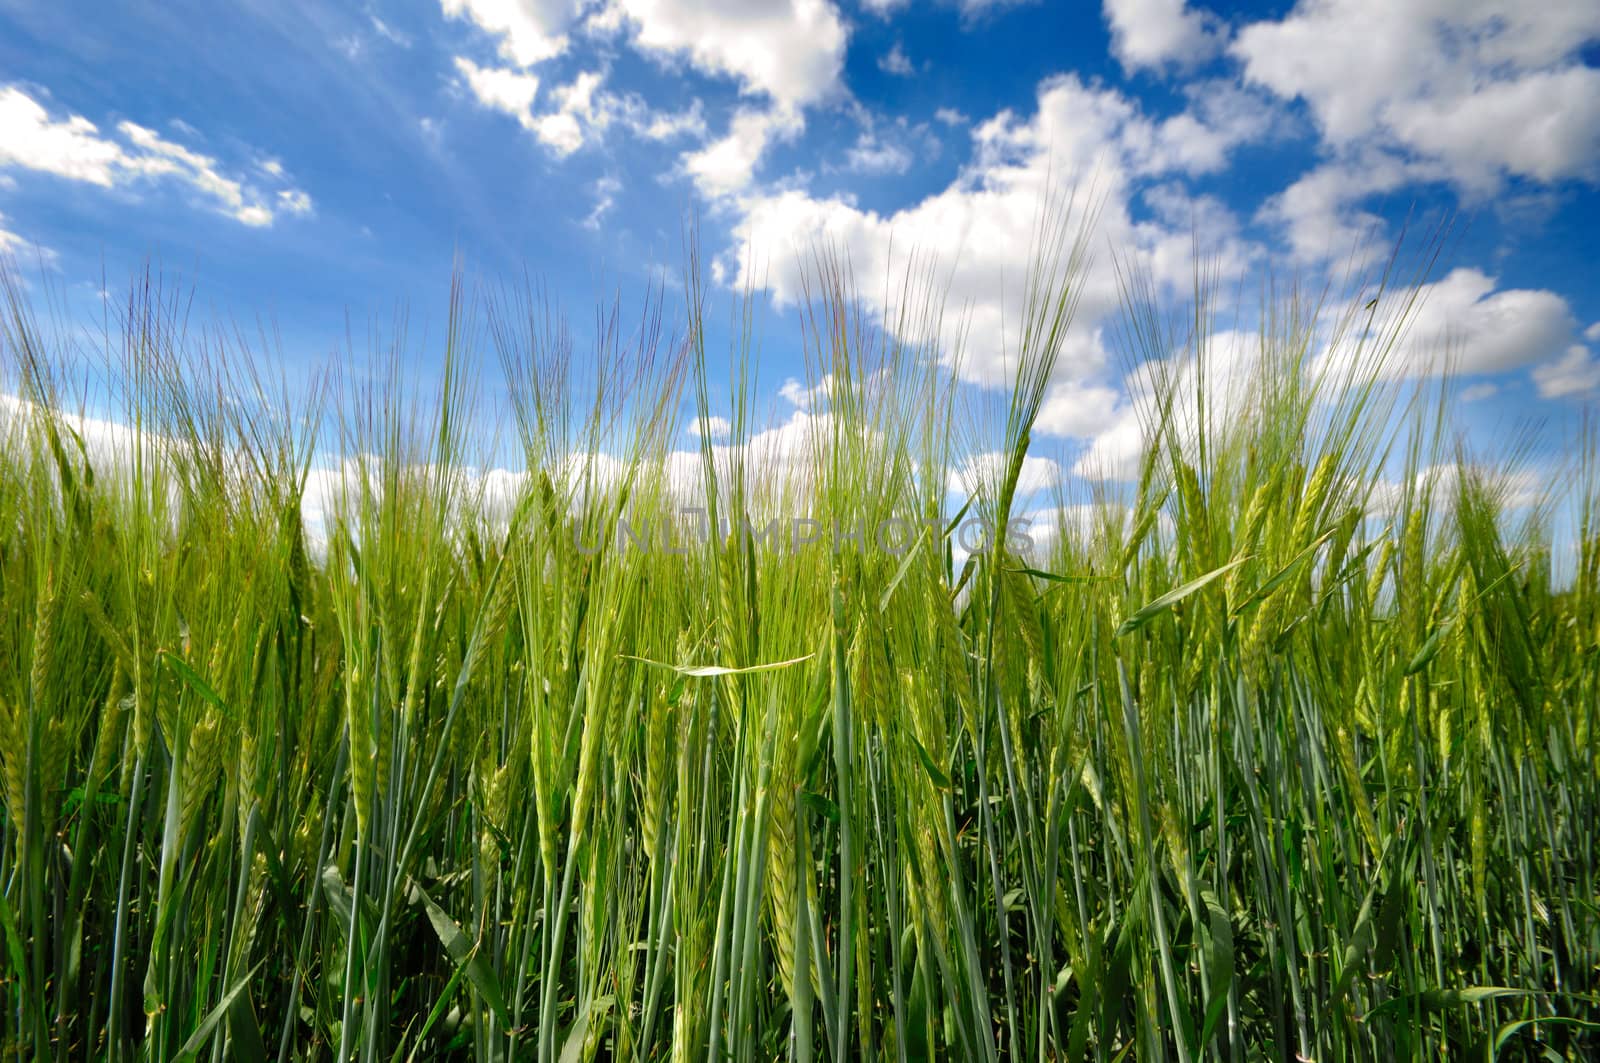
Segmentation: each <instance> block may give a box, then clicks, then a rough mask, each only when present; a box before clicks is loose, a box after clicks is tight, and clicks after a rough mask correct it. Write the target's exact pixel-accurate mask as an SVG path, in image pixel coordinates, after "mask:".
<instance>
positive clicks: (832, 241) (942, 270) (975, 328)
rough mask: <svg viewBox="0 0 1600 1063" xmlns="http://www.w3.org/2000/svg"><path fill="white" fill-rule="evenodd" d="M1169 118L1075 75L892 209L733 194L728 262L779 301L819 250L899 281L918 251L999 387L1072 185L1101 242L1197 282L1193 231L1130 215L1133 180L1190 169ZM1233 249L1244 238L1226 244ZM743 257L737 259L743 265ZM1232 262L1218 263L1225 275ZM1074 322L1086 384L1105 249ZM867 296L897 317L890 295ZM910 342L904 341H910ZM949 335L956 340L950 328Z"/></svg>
mask: <svg viewBox="0 0 1600 1063" xmlns="http://www.w3.org/2000/svg"><path fill="white" fill-rule="evenodd" d="M1163 128H1167V127H1164V125H1163V124H1162V123H1154V122H1151V121H1150V120H1149V119H1147V118H1145V117H1144V116H1143V115H1142V114H1140V112H1139V110H1138V108H1137V107H1135V106H1134V105H1133V104H1132V103H1130V102H1129V101H1128V100H1127V99H1126V98H1125V97H1123V96H1122V95H1121V94H1119V93H1117V92H1116V91H1114V90H1110V89H1103V88H1096V87H1089V86H1086V85H1084V84H1083V83H1082V82H1081V81H1079V80H1078V79H1077V78H1076V77H1071V76H1067V77H1060V78H1053V79H1050V80H1048V81H1046V82H1045V83H1043V84H1042V85H1041V86H1040V89H1039V98H1038V110H1037V112H1036V113H1035V114H1034V115H1033V116H1032V117H1031V118H1026V119H1024V118H1022V117H1019V116H1018V115H1016V114H1014V113H1012V112H1010V111H1005V112H1002V113H1001V114H999V115H996V116H995V117H993V118H991V119H989V120H987V121H985V122H983V123H981V124H980V125H979V126H978V127H977V128H976V129H975V130H974V131H973V140H974V157H973V159H972V161H971V162H970V163H969V164H968V166H967V167H966V168H965V169H964V170H963V171H962V173H961V174H960V176H959V177H958V178H957V179H956V180H955V181H954V182H953V183H952V184H950V185H949V186H948V187H947V188H945V189H944V190H942V191H940V192H937V193H934V194H932V195H930V196H928V197H926V198H924V199H922V200H920V201H918V202H916V203H913V204H911V205H910V206H907V207H905V208H903V209H901V210H898V211H895V212H893V213H890V214H880V213H878V212H876V211H871V210H865V209H863V208H861V207H859V206H858V205H856V204H855V203H854V202H852V201H850V200H848V199H845V198H842V197H837V196H835V197H828V198H819V197H816V196H813V195H811V194H809V193H807V192H805V191H801V190H798V189H787V190H778V191H765V192H762V193H760V194H747V195H745V196H743V197H741V198H740V199H739V200H738V203H737V206H738V209H739V212H740V218H739V221H738V222H737V224H736V226H735V235H736V237H737V239H738V249H737V250H736V251H735V252H734V253H732V254H729V255H727V256H725V260H726V262H727V263H728V265H727V267H726V269H727V273H728V274H729V275H733V274H735V272H736V280H735V283H736V284H737V285H739V286H743V285H745V284H764V285H766V286H767V287H768V288H769V289H770V290H771V291H772V293H773V296H774V298H775V299H776V300H777V301H778V302H779V303H780V304H788V303H794V302H796V301H798V300H799V299H800V298H801V295H802V291H801V283H800V282H801V275H802V270H803V268H804V265H805V263H806V262H807V261H808V260H809V257H810V255H811V254H812V252H813V251H814V250H815V249H817V248H818V247H819V246H821V247H822V248H824V249H827V248H832V249H835V250H838V251H840V252H841V253H842V254H844V255H845V256H847V258H848V261H849V262H850V263H851V265H852V267H853V269H854V270H855V274H856V276H858V277H862V278H871V279H873V280H874V282H876V280H877V279H878V278H886V277H894V276H897V275H899V271H900V270H901V269H902V268H903V266H904V263H905V261H906V256H907V254H909V253H912V252H914V253H915V254H917V255H918V256H919V257H920V258H921V259H922V260H923V261H927V262H932V263H935V264H936V266H937V270H938V275H937V276H936V277H934V278H933V280H934V283H935V285H936V287H937V290H939V291H940V292H941V293H943V294H944V296H945V303H944V305H945V307H946V308H947V311H948V312H947V314H946V318H947V321H946V324H947V325H948V326H949V327H950V328H951V329H952V330H953V329H954V328H955V326H956V325H957V323H958V319H959V320H960V322H961V323H964V325H965V329H966V331H965V340H966V342H965V357H964V359H963V361H962V362H961V369H962V372H963V375H965V376H966V377H967V378H968V379H972V380H976V381H980V382H985V383H991V384H997V383H1001V382H1003V381H1004V380H1006V379H1007V377H1008V376H1009V374H1010V372H1011V371H1012V369H1013V368H1014V365H1015V354H1016V352H1015V337H1014V336H1008V334H1007V332H1006V328H1005V326H1006V324H1007V323H1008V321H1010V322H1011V323H1013V324H1014V317H1015V315H1016V314H1017V313H1018V312H1019V311H1020V309H1021V307H1020V306H1019V305H1018V304H1017V299H1016V293H1017V291H1018V288H1019V286H1020V284H1021V283H1022V280H1023V276H1024V273H1025V271H1026V270H1027V268H1028V262H1027V253H1028V249H1029V248H1030V247H1032V246H1033V242H1034V238H1035V236H1036V234H1037V227H1038V223H1039V220H1040V216H1039V210H1040V205H1041V203H1042V198H1041V197H1042V195H1043V194H1044V193H1045V192H1047V191H1048V190H1050V189H1052V188H1054V189H1055V190H1056V191H1058V192H1059V191H1060V189H1061V188H1062V187H1063V186H1064V185H1065V184H1066V183H1069V182H1071V181H1073V180H1074V179H1081V180H1083V181H1085V182H1086V183H1089V182H1092V184H1093V188H1092V192H1093V194H1094V195H1096V196H1097V197H1099V198H1101V199H1102V200H1103V202H1102V204H1101V206H1100V210H1099V216H1098V229H1097V234H1096V237H1095V239H1094V241H1093V245H1092V246H1093V248H1094V250H1096V251H1099V250H1100V249H1101V248H1103V247H1105V246H1107V245H1108V244H1109V245H1110V246H1113V247H1116V248H1118V249H1119V250H1120V251H1123V252H1126V253H1128V254H1131V255H1134V256H1136V257H1137V258H1139V260H1140V262H1141V263H1142V264H1147V265H1150V266H1151V267H1152V268H1153V269H1158V270H1159V271H1160V272H1159V273H1158V279H1159V281H1161V282H1163V283H1170V284H1176V285H1179V286H1181V287H1187V286H1188V284H1189V282H1190V281H1191V280H1192V272H1191V271H1192V266H1191V264H1190V257H1189V251H1190V248H1191V242H1190V239H1189V235H1188V226H1187V224H1185V225H1184V226H1183V227H1182V228H1181V229H1178V228H1173V227H1168V226H1166V225H1162V224H1158V223H1150V222H1141V223H1135V222H1134V221H1133V220H1132V218H1131V216H1130V213H1129V207H1128V199H1129V196H1130V195H1131V194H1132V189H1133V187H1134V185H1135V182H1136V181H1137V180H1143V179H1148V178H1155V177H1159V176H1161V175H1163V174H1169V173H1173V172H1182V171H1183V170H1185V169H1187V168H1189V167H1190V166H1191V165H1192V157H1191V156H1189V155H1187V154H1186V153H1185V152H1183V151H1179V150H1176V149H1175V148H1174V147H1173V145H1172V144H1171V143H1170V138H1169V137H1168V136H1167V135H1166V134H1164V133H1163V132H1162V130H1163ZM1222 246H1223V248H1224V250H1225V251H1229V252H1231V251H1232V250H1233V249H1235V248H1236V247H1237V246H1238V244H1237V241H1236V240H1232V241H1225V242H1222ZM735 260H737V261H735ZM1238 264H1239V262H1238V260H1237V257H1236V256H1234V257H1230V259H1229V260H1227V261H1223V262H1221V263H1220V266H1221V268H1224V269H1227V268H1232V267H1235V266H1237V265H1238ZM1080 291H1081V301H1080V304H1079V315H1078V319H1077V322H1076V323H1075V326H1074V328H1073V330H1072V332H1071V333H1070V334H1069V336H1068V340H1067V343H1066V346H1065V349H1064V351H1063V355H1062V361H1061V364H1060V372H1061V374H1062V378H1063V379H1068V380H1088V379H1093V378H1097V377H1098V376H1099V375H1100V374H1101V373H1102V371H1103V369H1104V367H1105V364H1106V360H1107V356H1106V353H1105V351H1104V349H1103V347H1102V346H1101V343H1100V340H1099V337H1098V335H1097V333H1096V330H1095V326H1096V325H1097V324H1098V322H1099V321H1100V320H1101V319H1102V318H1103V317H1104V316H1105V315H1106V314H1108V313H1109V312H1110V311H1112V310H1113V309H1114V308H1116V307H1117V306H1118V304H1119V293H1118V285H1117V279H1116V274H1115V270H1114V269H1113V268H1112V266H1111V264H1110V262H1109V261H1108V260H1106V259H1105V257H1104V256H1101V259H1100V260H1099V261H1098V263H1097V264H1096V266H1095V268H1093V269H1091V270H1090V271H1089V273H1088V275H1087V276H1086V277H1084V279H1083V285H1082V287H1081V289H1080ZM863 294H864V296H865V297H867V298H869V299H873V300H876V302H877V305H878V306H879V307H882V308H884V309H887V310H888V311H889V319H891V320H892V319H893V316H894V315H893V308H892V306H890V304H891V303H892V302H893V299H892V294H893V293H891V292H882V291H867V292H864V293H863ZM908 338H909V337H908ZM944 339H945V340H946V341H947V344H949V345H951V346H953V340H954V337H953V335H950V334H947V335H946V336H945V337H944Z"/></svg>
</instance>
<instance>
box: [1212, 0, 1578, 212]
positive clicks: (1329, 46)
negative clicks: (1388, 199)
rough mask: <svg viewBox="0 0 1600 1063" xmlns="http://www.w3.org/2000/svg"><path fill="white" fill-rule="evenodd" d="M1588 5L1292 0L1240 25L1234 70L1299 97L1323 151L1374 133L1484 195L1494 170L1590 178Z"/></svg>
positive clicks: (1372, 138)
mask: <svg viewBox="0 0 1600 1063" xmlns="http://www.w3.org/2000/svg"><path fill="white" fill-rule="evenodd" d="M1597 37H1600V5H1595V4H1592V3H1572V4H1527V3H1520V2H1516V0H1482V2H1479V3H1474V4H1471V5H1461V4H1458V3H1453V2H1450V0H1300V2H1299V3H1298V4H1296V6H1295V7H1294V9H1293V10H1292V11H1290V12H1289V14H1288V15H1286V16H1285V17H1284V18H1282V19H1279V20H1266V21H1261V22H1257V23H1254V24H1251V25H1248V26H1246V27H1244V28H1243V29H1241V30H1240V31H1239V33H1238V36H1237V37H1236V38H1235V40H1234V43H1233V45H1232V53H1233V54H1234V56H1236V57H1237V58H1238V59H1239V60H1240V62H1241V63H1242V64H1243V65H1244V72H1245V75H1246V77H1247V78H1248V79H1249V80H1251V81H1252V82H1254V83H1256V84H1259V85H1263V86H1265V87H1267V88H1269V89H1271V90H1272V91H1273V92H1275V93H1277V94H1278V95H1279V96H1282V97H1284V98H1286V99H1292V98H1300V99H1303V100H1304V101H1305V102H1306V104H1307V105H1308V106H1309V108H1310V110H1311V113H1312V115H1313V117H1314V118H1315V120H1316V122H1317V125H1318V127H1319V129H1320V130H1321V132H1322V135H1323V137H1324V139H1325V141H1326V142H1327V143H1328V144H1329V145H1330V146H1331V147H1332V148H1333V149H1335V150H1336V151H1343V150H1346V149H1349V148H1351V147H1354V146H1357V145H1360V144H1374V143H1375V144H1378V145H1380V146H1384V147H1389V148H1393V149H1397V150H1400V151H1402V152H1404V153H1406V154H1407V155H1408V156H1411V157H1416V158H1419V159H1423V160H1427V161H1429V162H1432V163H1435V164H1437V165H1438V166H1439V167H1441V168H1442V170H1443V173H1444V174H1445V175H1446V176H1447V177H1448V178H1449V179H1450V180H1451V181H1453V182H1455V183H1456V184H1458V185H1459V186H1461V187H1463V188H1465V189H1467V190H1469V191H1471V192H1474V193H1476V194H1487V193H1488V192H1491V191H1493V190H1494V189H1495V188H1497V187H1498V185H1499V183H1500V182H1501V181H1502V180H1503V179H1504V178H1505V177H1506V176H1522V177H1529V178H1533V179H1535V180H1540V181H1554V180H1559V179H1564V178H1587V179H1593V178H1595V176H1596V173H1597V167H1600V70H1596V69H1595V68H1594V67H1591V66H1587V65H1585V64H1584V63H1583V61H1582V54H1583V51H1584V49H1585V47H1586V45H1587V44H1588V43H1589V42H1592V41H1593V40H1595V39H1596V38H1597Z"/></svg>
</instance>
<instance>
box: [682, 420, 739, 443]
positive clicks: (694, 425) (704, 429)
mask: <svg viewBox="0 0 1600 1063" xmlns="http://www.w3.org/2000/svg"><path fill="white" fill-rule="evenodd" d="M732 431H733V423H732V422H731V421H729V420H728V419H727V418H726V417H702V418H698V419H696V420H694V421H691V422H689V434H690V435H692V436H695V437H696V438H704V439H727V438H728V433H730V432H732Z"/></svg>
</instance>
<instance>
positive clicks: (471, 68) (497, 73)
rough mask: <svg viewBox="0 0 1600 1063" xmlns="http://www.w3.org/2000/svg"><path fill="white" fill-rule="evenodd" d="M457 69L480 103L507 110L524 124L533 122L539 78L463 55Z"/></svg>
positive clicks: (458, 59) (457, 59)
mask: <svg viewBox="0 0 1600 1063" xmlns="http://www.w3.org/2000/svg"><path fill="white" fill-rule="evenodd" d="M456 70H457V72H459V73H460V74H461V77H462V78H463V80H465V82H466V85H467V88H468V89H470V90H471V91H472V95H473V96H474V97H476V98H477V101H478V102H479V103H481V104H483V105H484V106H485V107H488V108H490V109H491V110H496V111H503V112H505V113H506V114H509V115H511V116H512V117H513V118H516V119H517V120H518V121H519V122H522V123H524V124H527V125H531V124H532V121H533V115H532V113H531V111H532V108H533V100H534V97H535V96H536V95H538V92H539V79H538V78H537V77H535V76H534V75H532V74H524V73H523V72H521V71H520V70H513V69H510V68H507V67H498V68H495V67H482V66H479V65H478V64H477V63H474V62H473V61H472V60H470V59H467V58H466V57H464V56H459V55H458V56H456Z"/></svg>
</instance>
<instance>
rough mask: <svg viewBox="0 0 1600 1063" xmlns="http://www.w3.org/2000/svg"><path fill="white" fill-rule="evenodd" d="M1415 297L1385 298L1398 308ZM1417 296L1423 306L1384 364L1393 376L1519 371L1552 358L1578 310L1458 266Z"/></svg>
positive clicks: (1539, 292) (1568, 338) (1401, 294)
mask: <svg viewBox="0 0 1600 1063" xmlns="http://www.w3.org/2000/svg"><path fill="white" fill-rule="evenodd" d="M1410 294H1411V293H1410V292H1399V293H1394V294H1393V295H1386V296H1385V297H1384V298H1385V301H1386V302H1387V303H1388V304H1389V306H1390V307H1393V308H1395V309H1394V310H1393V311H1392V313H1398V312H1399V310H1398V308H1399V307H1400V306H1401V305H1403V302H1404V300H1405V299H1406V298H1407V297H1409V295H1410ZM1416 294H1417V295H1418V297H1419V300H1420V305H1419V306H1418V307H1417V309H1416V311H1415V314H1414V316H1413V317H1412V318H1411V320H1410V321H1409V323H1408V324H1407V327H1406V332H1405V335H1404V337H1403V338H1402V340H1401V342H1400V343H1399V345H1398V346H1397V349H1396V350H1395V352H1394V357H1393V358H1392V359H1391V360H1390V361H1389V362H1388V363H1387V364H1386V370H1387V372H1388V374H1389V375H1390V376H1394V377H1407V376H1410V377H1415V376H1426V375H1430V374H1433V373H1439V372H1443V371H1444V370H1445V369H1446V368H1452V369H1454V370H1455V371H1456V372H1459V373H1464V374H1473V373H1494V372H1499V371H1502V370H1506V369H1514V368H1516V367H1518V366H1523V365H1530V364H1532V363H1534V362H1540V361H1544V360H1545V359H1547V358H1550V357H1551V356H1553V355H1555V354H1557V353H1558V352H1560V351H1562V350H1563V349H1564V348H1565V347H1566V345H1567V344H1568V343H1569V342H1570V341H1571V339H1572V334H1573V331H1574V323H1573V318H1572V310H1571V309H1570V308H1569V307H1568V306H1567V302H1566V300H1565V299H1563V298H1562V297H1561V296H1559V295H1557V294H1556V293H1555V292H1551V291H1542V290H1531V289H1523V288H1508V289H1504V290H1500V291H1496V290H1495V279H1494V278H1493V277H1490V276H1488V275H1486V274H1484V273H1483V272H1481V271H1479V270H1475V269H1456V270H1452V271H1451V272H1450V273H1449V275H1448V276H1446V277H1445V278H1444V279H1442V280H1438V281H1434V282H1432V283H1430V284H1425V285H1423V286H1422V288H1421V289H1420V290H1419V291H1418V292H1417V293H1416ZM1379 316H1380V321H1379V323H1378V325H1377V327H1379V328H1382V327H1383V322H1382V317H1383V315H1382V314H1380V315H1379Z"/></svg>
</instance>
